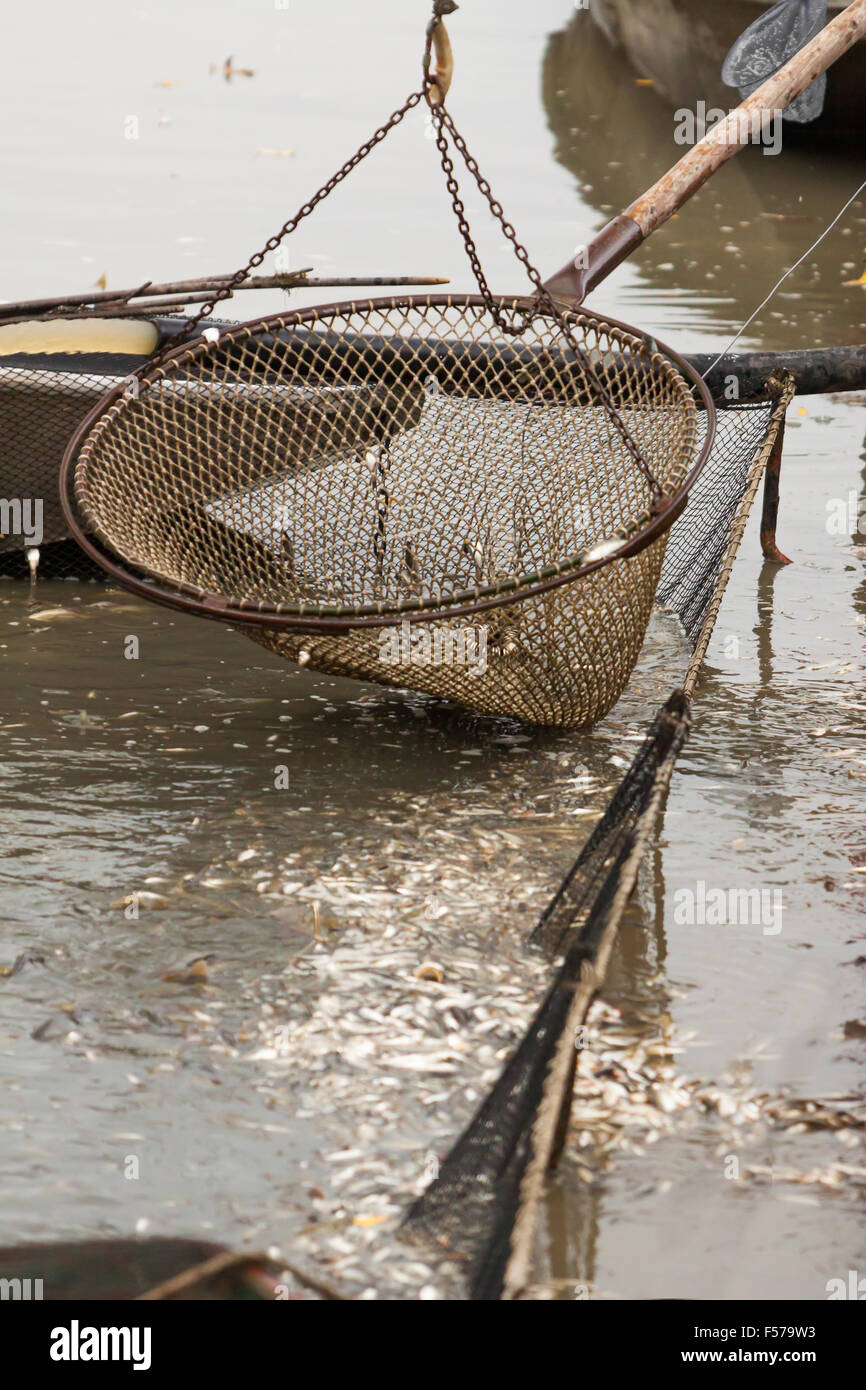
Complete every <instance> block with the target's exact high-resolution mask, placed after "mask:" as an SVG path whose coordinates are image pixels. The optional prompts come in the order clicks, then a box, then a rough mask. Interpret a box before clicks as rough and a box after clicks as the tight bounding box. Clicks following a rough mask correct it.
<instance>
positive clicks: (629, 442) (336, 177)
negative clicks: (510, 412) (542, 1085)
mask: <svg viewBox="0 0 866 1390" xmlns="http://www.w3.org/2000/svg"><path fill="white" fill-rule="evenodd" d="M455 8H456V6H455V5H454V4H452V3H451V0H434V5H433V17H432V19H431V20H430V23H429V25H428V26H427V33H426V42H425V48H424V57H423V65H422V66H423V82H424V85H423V87H422V89H421V90H420V91H417V92H412V93H411V95H410V96H409V97H407V98H406V100H405V101H404V102H403V105H402V106H398V107H397V109H396V111H393V112H392V113H391V115H390V116H389V117H388V119H387V121H385V122H384V124H383V125H381V126H379V127H378V129H377V130H375V131H374V133H373V134H372V135H371V136H370V138H369V139H368V140H365V141H364V143H363V145H361V146H360V147H359V148H358V149H357V150H356V151H355V153H354V154H353V155H351V156H350V158H349V159H347V160H346V162H345V164H343V165H341V167H340V168H339V169H338V170H337V172H336V173H335V174H333V175H332V176H331V178H329V179H328V181H327V183H325V184H323V185H322V187H321V188H320V189H319V190H318V192H317V193H315V194H314V195H313V197H312V198H311V199H310V200H309V202H307V203H304V204H303V206H302V207H301V208H300V209H299V210H298V212H296V213H295V215H294V217H291V218H289V220H288V221H287V222H285V223H284V224H283V226H282V227H281V228H280V230H279V231H278V232H276V233H275V234H274V235H273V236H271V237H268V240H267V241H266V242H265V244H264V246H263V247H262V248H261V250H260V251H256V252H255V253H254V254H253V255H252V256H250V258H249V260H248V261H247V263H246V265H245V266H244V267H243V268H242V269H241V270H238V271H236V272H235V274H234V275H233V276H232V277H231V279H230V280H227V281H226V282H225V284H224V285H221V286H220V288H219V290H218V291H217V293H216V294H215V295H214V296H213V298H212V299H209V300H208V301H207V303H206V304H202V305H201V306H200V308H199V309H198V311H197V312H196V313H195V314H194V315H193V316H192V317H191V318H190V319H188V320H187V322H185V323H184V325H183V327H182V328H181V329H180V330H179V331H178V332H177V333H175V334H174V335H173V336H172V337H171V338H169V339H168V341H167V342H166V343H165V345H164V346H163V347H162V348H161V350H160V351H159V352H158V353H157V354H156V356H155V357H154V358H153V359H152V360H151V362H150V364H149V365H150V366H151V367H153V366H154V365H158V364H160V363H161V362H162V361H163V359H164V358H165V357H166V356H167V354H168V353H169V352H170V351H171V350H172V349H173V348H174V347H176V346H177V345H179V344H180V343H182V342H184V341H185V340H186V339H187V338H189V337H191V335H192V334H193V333H194V332H195V330H196V328H198V326H199V325H200V324H201V323H202V322H203V320H204V319H206V318H208V317H209V316H210V315H211V314H212V313H213V311H214V309H215V308H216V307H217V305H218V304H222V303H223V302H224V301H225V300H226V299H230V298H231V296H232V295H233V294H234V292H235V290H236V289H237V288H238V286H239V285H241V284H243V282H244V281H245V280H246V279H247V278H248V277H249V275H250V273H251V271H253V270H255V269H256V268H257V267H258V266H260V265H261V263H262V261H263V260H264V258H265V256H266V255H267V254H268V252H270V251H275V250H276V249H277V247H278V246H279V245H280V243H281V242H282V241H284V240H285V238H286V237H287V236H291V234H292V232H294V231H295V229H296V227H297V226H298V225H299V224H300V223H301V222H302V221H303V220H304V218H305V217H309V215H310V213H311V212H314V211H315V209H316V208H317V207H318V206H319V203H321V202H322V201H323V200H324V199H325V198H327V197H328V196H329V195H330V194H331V193H333V191H334V189H335V188H337V187H338V185H339V184H341V183H342V182H343V180H344V179H345V178H347V177H348V175H349V174H350V173H351V172H352V170H353V169H355V168H356V167H357V166H358V165H359V164H360V163H361V162H362V160H364V159H366V158H367V155H368V154H370V153H371V151H372V150H374V149H375V148H376V146H377V145H378V144H379V143H380V142H381V141H382V140H384V139H385V137H386V136H387V135H389V134H390V132H391V131H392V130H393V129H394V128H395V126H398V125H399V124H400V122H401V121H402V120H403V119H404V117H406V116H407V115H408V114H409V112H410V111H411V110H413V109H414V107H416V106H418V105H419V103H420V102H421V101H424V100H425V99H426V101H427V102H428V104H429V106H430V112H431V116H432V120H433V124H434V127H435V130H436V147H437V149H438V151H439V157H440V160H441V164H442V170H443V173H444V174H445V183H446V187H447V189H448V192H449V193H450V195H451V205H452V207H453V209H454V215H455V217H456V218H457V225H458V228H459V229H460V234H461V236H462V238H463V245H464V247H465V250H466V255H467V257H468V258H469V263H470V265H471V267H472V273H473V275H474V276H475V281H476V284H477V285H478V289H479V292H480V294H481V297H482V299H483V300H484V303H485V306H486V308H487V310H488V312H489V314H490V315H491V317H492V319H493V321H494V323H495V324H496V326H497V328H498V329H499V331H500V332H501V333H504V334H506V335H507V336H510V337H519V336H520V335H522V334H523V333H525V332H526V330H527V328H528V327H529V325H530V324H531V323H532V322H533V320H534V319H535V318H537V317H538V315H539V314H540V313H545V314H548V315H550V316H552V317H553V318H554V319H555V321H556V323H557V324H558V325H559V328H560V330H561V331H562V333H563V335H564V337H565V338H566V340H567V342H568V344H569V346H570V347H571V349H572V352H573V353H574V355H575V359H576V360H577V361H578V362H579V364H580V366H581V369H582V370H583V372H584V373H585V375H586V377H587V379H588V381H589V383H590V385H591V386H592V389H593V390H594V391H595V393H596V395H597V397H598V400H599V402H600V404H601V405H602V406H603V407H604V409H605V410H606V411H607V413H608V415H609V416H610V419H611V421H612V423H613V425H614V428H615V429H616V430H617V432H618V433H619V435H620V437H621V438H622V440H623V443H624V444H625V446H626V448H627V449H628V451H629V453H630V454H631V456H632V458H633V459H634V461H635V463H636V464H637V465H638V467H639V468H640V470H641V472H642V473H643V474H644V476H645V477H646V478H647V480H648V482H649V483H650V485H651V487H652V488H653V490H654V491H655V493H656V497H657V502H661V501H662V500H663V498H664V490H663V488H662V485H661V483H660V482H659V480H658V479H657V478H656V476H655V474H654V473H653V471H652V468H651V467H650V465H649V463H648V462H647V460H646V458H645V457H644V455H643V452H642V450H641V449H640V448H639V447H638V445H637V444H636V443H635V441H634V439H633V438H632V436H631V434H630V432H629V430H628V429H627V427H626V425H625V423H624V422H623V420H622V419H621V417H620V415H619V412H618V410H617V408H616V406H615V405H614V403H613V401H612V400H611V397H610V395H609V393H608V391H607V390H606V388H605V386H604V383H603V382H602V381H601V380H600V378H599V376H598V374H597V372H596V371H595V368H594V367H593V365H592V363H591V362H590V360H589V358H588V357H587V356H586V353H585V352H584V351H583V350H582V348H581V347H580V345H579V343H578V342H577V340H576V338H575V336H574V334H573V332H572V331H571V327H570V325H569V323H568V322H567V320H566V318H565V315H564V314H563V312H562V310H561V309H560V307H559V305H558V304H557V303H556V302H555V300H554V299H553V297H552V296H551V294H550V292H549V291H548V290H547V289H546V288H545V286H544V283H543V281H542V279H541V275H540V274H539V272H538V270H537V269H536V267H535V266H534V265H533V263H532V261H531V260H530V258H529V252H528V251H527V250H526V247H525V246H524V245H523V244H522V243H521V242H520V241H518V239H517V232H516V231H515V229H514V227H513V226H512V225H511V223H510V222H509V221H508V219H507V218H506V216H505V212H504V210H503V207H502V204H501V203H500V202H499V201H498V200H497V199H496V198H495V197H494V196H493V190H492V188H491V187H490V184H489V183H488V181H487V179H486V178H485V177H484V175H483V174H482V173H481V170H480V168H479V166H478V164H477V162H476V160H475V158H474V156H473V155H472V154H470V152H469V149H468V146H467V145H466V142H465V140H464V139H463V136H462V135H461V134H460V132H459V130H458V129H457V127H456V126H455V124H454V121H453V120H452V118H451V115H450V113H449V112H448V111H447V110H446V109H445V103H444V101H443V100H441V99H440V100H438V101H437V102H434V101H433V100H432V89H433V88H435V87H436V79H435V77H433V76H431V74H430V60H431V49H432V42H433V33H434V30H435V28H436V25H437V24H438V23H439V21H440V19H441V17H442V15H443V14H447V13H450V12H451V11H452V10H453V9H455ZM446 131H447V134H446ZM449 136H450V138H451V141H452V143H453V145H454V147H455V149H457V150H458V151H459V153H460V156H461V158H462V160H463V162H464V164H465V165H466V168H467V169H468V170H469V173H470V174H471V175H472V177H473V179H474V180H475V183H476V185H477V187H478V190H479V192H480V193H481V195H482V197H484V198H485V199H486V201H487V204H488V206H489V208H490V211H491V213H492V214H493V216H494V218H495V219H496V221H497V222H498V223H499V226H500V227H501V229H502V231H503V233H504V235H505V236H506V238H507V239H508V241H509V242H510V243H511V245H512V247H513V249H514V254H515V255H516V257H517V259H518V260H519V261H520V263H521V264H522V266H523V268H524V269H525V271H526V274H527V275H528V277H529V279H530V281H531V282H532V284H533V285H534V286H535V296H534V299H533V302H532V303H531V304H530V307H529V308H528V309H527V311H526V312H525V313H523V314H521V313H518V312H517V310H516V309H515V310H514V312H513V315H512V317H511V318H509V317H508V316H507V315H506V313H505V312H504V310H503V308H502V304H501V301H498V300H497V299H495V298H494V296H493V293H492V291H491V289H490V285H489V284H488V281H487V277H486V275H485V274H484V269H483V267H482V265H481V258H480V256H479V254H478V248H477V246H476V245H475V242H474V240H473V237H472V229H471V227H470V226H469V220H468V218H467V215H466V207H465V204H464V203H463V200H462V198H461V196H460V185H459V184H458V182H457V178H456V175H455V173H454V161H453V160H452V158H451V155H450V153H449V147H448V137H449ZM386 495H387V494H386Z"/></svg>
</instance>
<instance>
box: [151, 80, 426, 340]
mask: <svg viewBox="0 0 866 1390" xmlns="http://www.w3.org/2000/svg"><path fill="white" fill-rule="evenodd" d="M423 100H424V92H423V91H419V92H413V93H412V94H411V96H409V97H407V98H406V100H405V101H404V102H403V105H402V106H398V107H397V110H396V111H393V112H392V113H391V115H390V116H389V117H388V119H387V121H385V123H384V124H383V125H380V126H379V128H378V129H377V130H376V131H374V133H373V134H372V135H371V136H370V138H369V140H365V141H364V143H363V145H361V146H360V147H359V148H358V149H357V150H356V151H355V153H354V154H353V155H352V156H351V157H350V158H349V159H347V160H346V162H345V164H343V165H341V167H340V168H339V169H338V170H337V172H336V173H335V174H332V176H331V178H329V179H328V182H327V183H325V184H323V185H322V187H321V188H320V189H319V190H318V192H317V193H314V194H313V196H312V198H311V199H310V200H309V202H307V203H304V205H303V207H301V208H299V210H298V211H297V212H296V213H295V215H294V217H291V218H289V220H288V222H284V223H283V226H282V227H281V228H280V230H279V231H278V232H276V233H275V234H274V235H273V236H271V237H268V239H267V241H266V242H265V244H264V246H263V247H262V248H261V250H260V251H256V252H255V253H254V254H253V255H252V256H250V258H249V260H248V261H247V263H246V265H245V266H244V267H243V269H242V270H237V271H235V273H234V275H233V276H232V277H231V279H230V280H227V281H226V283H225V284H224V285H222V286H221V287H220V289H219V290H218V291H217V293H216V294H215V295H214V297H213V298H212V299H210V300H209V301H208V302H207V303H206V304H202V305H201V307H200V308H199V309H198V311H197V312H196V313H195V314H194V315H193V316H192V317H191V318H190V319H189V320H188V321H187V322H186V323H185V324H184V325H183V328H182V329H181V330H180V331H179V332H178V333H175V334H174V335H173V336H172V337H171V338H170V339H169V340H168V342H167V343H166V344H165V346H164V347H163V348H162V350H161V351H160V352H159V353H157V356H156V358H154V359H153V361H154V362H159V361H161V360H162V358H163V357H164V356H165V354H166V353H167V352H168V351H169V350H170V349H171V348H173V347H176V346H177V345H178V344H179V343H180V342H183V341H184V340H185V339H187V338H189V337H190V336H191V335H192V333H193V332H194V331H195V329H196V328H198V326H199V324H200V323H201V322H202V320H203V319H206V318H208V317H209V316H210V315H211V314H212V313H213V311H214V309H215V308H216V306H217V305H218V304H222V303H223V301H224V300H226V299H230V298H231V296H232V295H233V294H234V292H235V290H236V289H237V287H238V285H241V284H243V282H244V280H246V279H247V278H248V276H249V274H250V272H251V271H253V270H255V269H256V268H257V267H258V266H260V265H261V263H262V261H263V260H264V259H265V256H266V255H267V254H268V252H269V251H276V249H277V247H278V246H279V245H280V243H281V242H282V241H284V240H285V238H286V237H287V236H291V234H292V232H293V231H294V230H295V228H296V227H297V226H298V225H299V223H301V222H303V220H304V218H305V217H309V215H310V213H311V212H314V211H315V209H316V208H317V207H318V206H319V203H321V202H322V201H323V199H325V198H327V197H328V195H329V194H331V193H333V191H334V189H335V188H336V187H337V186H338V185H339V184H341V183H342V182H343V180H344V179H345V178H347V177H348V175H349V174H351V172H352V170H353V169H355V168H356V167H357V166H358V165H359V164H360V163H361V161H362V160H364V159H366V158H367V155H368V154H370V153H371V151H372V150H374V149H375V148H376V146H377V145H378V144H380V142H381V141H382V140H384V139H385V137H386V136H387V135H390V133H391V131H392V130H393V129H394V127H395V126H398V125H399V124H400V122H401V121H402V120H403V119H404V117H405V116H407V115H408V114H409V112H410V111H412V110H413V109H414V107H416V106H417V105H418V104H419V102H421V101H423ZM151 365H152V364H151Z"/></svg>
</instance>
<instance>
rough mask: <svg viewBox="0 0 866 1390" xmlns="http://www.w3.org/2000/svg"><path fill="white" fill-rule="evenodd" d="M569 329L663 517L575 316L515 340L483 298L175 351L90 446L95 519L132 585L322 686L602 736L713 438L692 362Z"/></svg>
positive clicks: (351, 309) (119, 398) (358, 309)
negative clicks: (249, 640) (370, 685)
mask: <svg viewBox="0 0 866 1390" xmlns="http://www.w3.org/2000/svg"><path fill="white" fill-rule="evenodd" d="M508 307H509V308H516V307H518V305H517V303H516V302H514V303H512V302H511V301H509V302H508ZM568 326H569V331H570V336H573V335H575V334H577V335H579V338H580V342H581V347H582V350H583V352H584V353H585V354H586V355H587V358H588V360H589V361H590V363H591V364H592V373H591V375H593V376H594V377H597V378H598V379H599V380H600V381H601V382H602V383H603V386H604V390H605V392H606V393H607V395H608V397H609V398H610V400H611V401H612V403H613V405H614V407H615V409H616V410H617V412H618V414H619V417H620V420H621V421H622V422H623V423H624V424H625V425H626V427H627V430H628V433H629V435H630V437H631V439H632V440H633V441H634V442H635V443H636V444H637V445H638V447H639V448H640V450H641V453H642V455H643V457H644V458H645V459H646V460H647V462H648V464H649V466H650V469H651V472H652V476H653V479H654V480H655V479H657V480H658V482H659V483H660V484H661V486H662V488H663V489H664V493H665V496H666V499H667V503H666V506H665V508H664V509H662V510H661V511H660V510H659V509H658V507H657V505H656V499H657V496H658V488H657V486H656V483H655V482H654V481H651V480H650V477H648V476H647V475H646V474H645V473H644V472H643V471H642V470H641V469H639V468H638V467H637V466H636V465H635V462H634V459H633V456H632V453H631V451H630V450H629V448H627V447H626V444H625V442H624V439H623V436H622V434H621V433H620V431H619V430H618V429H617V428H616V427H615V426H614V424H613V421H612V418H611V413H610V410H609V409H608V408H606V407H605V406H602V405H600V404H599V403H598V400H597V394H596V383H595V381H594V380H589V379H588V378H587V373H586V371H585V369H584V368H583V366H582V365H581V363H580V362H579V361H575V359H574V355H573V353H572V351H571V348H570V344H569V342H568V341H566V340H564V339H563V335H562V331H561V328H560V325H559V323H558V321H557V320H556V319H555V318H551V317H550V316H549V315H547V314H545V313H543V312H539V313H537V314H536V316H535V317H534V318H533V320H532V322H531V325H530V326H529V327H528V328H526V329H525V330H524V332H523V334H522V336H521V338H520V340H519V343H515V342H513V341H511V342H504V341H503V340H502V338H501V335H500V334H499V332H498V330H497V327H496V324H495V323H494V322H493V320H492V318H491V315H490V312H489V310H488V308H487V306H486V305H485V303H484V301H483V300H481V299H479V298H478V297H477V296H466V297H463V298H459V297H455V296H438V297H435V298H434V297H428V298H414V299H408V300H406V299H403V300H400V299H393V300H378V301H369V302H367V303H354V304H351V305H343V306H335V307H331V308H324V309H315V310H307V311H304V312H301V313H297V314H291V315H277V316H274V317H271V318H268V319H265V320H263V321H262V322H260V323H255V324H245V325H242V326H240V327H239V328H237V329H232V330H230V331H228V332H226V333H224V334H223V335H222V337H221V338H220V339H219V341H218V342H215V343H210V342H207V341H198V342H196V343H194V344H191V345H189V346H187V347H183V348H181V349H178V350H176V351H175V353H174V354H173V355H172V356H171V358H169V359H168V360H166V361H163V362H162V363H159V364H157V365H155V366H154V367H153V368H151V369H149V370H147V371H146V372H145V373H144V374H143V375H141V376H140V377H139V378H138V379H137V381H136V382H135V383H133V384H132V386H133V388H134V389H131V388H130V387H129V386H128V387H127V388H126V389H125V390H124V391H122V392H121V393H120V394H118V395H116V396H115V398H114V399H109V401H108V402H107V403H106V404H105V405H104V406H103V408H102V411H101V413H100V414H99V416H98V418H97V419H96V420H95V421H92V422H91V423H90V425H89V427H87V428H86V433H85V435H84V438H83V440H82V441H81V443H80V447H78V448H77V449H76V450H75V461H74V470H73V475H72V482H73V486H74V493H75V500H76V505H77V508H78V511H79V515H80V518H81V522H82V523H83V526H84V529H85V531H87V532H89V533H91V535H92V538H95V539H96V540H97V541H98V542H101V543H102V545H103V546H104V547H105V548H106V550H107V551H108V552H109V553H110V554H109V555H105V554H104V555H103V560H104V562H105V561H107V562H108V564H107V567H109V568H111V567H112V560H111V558H110V557H115V560H119V561H120V562H121V566H124V567H127V571H128V572H124V570H123V568H121V567H115V569H114V572H115V573H116V574H117V576H118V577H119V578H120V579H121V581H122V582H127V583H130V581H132V583H133V584H134V582H135V573H136V572H138V574H139V576H140V578H141V579H142V580H143V579H144V576H147V577H148V578H147V580H146V581H144V582H143V583H142V587H141V592H145V593H147V595H148V596H149V597H151V598H159V597H162V598H163V599H164V600H165V601H169V602H173V603H175V604H176V605H177V606H180V607H187V608H190V609H192V610H198V611H202V612H205V613H207V614H208V615H209V616H221V617H223V618H225V619H227V620H232V621H236V622H238V623H239V624H241V625H242V627H243V630H244V631H245V632H246V633H248V635H249V636H251V637H253V638H254V639H255V640H256V641H258V642H260V643H262V644H263V645H264V646H267V647H269V648H271V649H272V650H274V651H277V652H279V653H280V654H281V655H283V656H286V657H289V658H292V659H295V660H298V659H301V660H302V661H303V660H305V661H307V662H308V663H309V664H310V665H311V666H312V667H315V668H316V669H319V670H324V671H329V672H332V673H334V674H337V675H345V676H352V677H354V678H356V679H362V680H371V681H377V682H379V683H383V684H388V685H397V686H410V687H412V688H415V689H418V690H422V691H427V692H429V693H431V694H436V695H442V696H444V697H446V698H449V699H452V700H456V701H458V702H460V703H462V704H466V705H470V706H471V707H473V708H474V709H477V710H480V711H484V712H487V713H495V714H511V715H514V716H516V717H518V718H521V719H524V720H527V721H530V722H534V723H541V724H567V725H572V724H585V723H590V722H593V721H594V720H595V719H597V718H599V717H600V716H601V715H602V714H604V713H605V712H606V711H607V710H608V709H609V708H610V707H611V705H612V704H613V703H614V702H615V700H616V699H617V698H618V696H619V694H620V693H621V691H622V689H623V687H624V685H625V683H626V681H627V680H628V676H629V674H630V672H631V669H632V667H633V665H634V662H635V660H636V658H637V654H638V651H639V649H640V646H641V643H642V641H643V636H644V632H645V628H646V625H647V622H648V620H649V614H650V609H651V606H652V602H653V597H654V594H655V590H656V586H657V583H658V578H659V574H660V571H661V565H662V561H663V558H664V552H665V544H666V537H667V528H668V526H669V524H670V521H671V520H672V519H673V516H674V515H675V514H676V513H677V511H678V510H679V505H680V503H681V501H682V498H683V495H684V492H685V489H686V487H687V486H688V485H689V484H690V482H691V480H692V478H693V476H694V473H695V471H696V466H697V463H698V461H699V460H700V457H701V455H702V453H703V447H702V446H705V444H706V429H705V428H704V426H705V421H703V422H702V421H701V420H700V418H699V417H700V415H701V414H702V412H699V411H698V409H697V407H696V405H695V401H694V398H693V395H692V390H691V385H690V382H689V380H688V378H687V376H686V375H685V374H684V368H683V367H682V365H680V364H677V363H675V362H673V361H672V360H670V359H669V358H668V357H667V356H666V355H664V354H663V353H662V352H661V351H658V350H656V351H653V350H652V349H651V348H650V347H649V346H648V344H647V343H646V341H645V340H644V339H642V338H638V337H636V336H635V335H633V334H631V333H630V332H628V331H627V330H625V329H623V328H621V327H620V326H619V325H615V324H612V323H610V322H608V321H606V320H604V319H601V318H598V317H597V316H595V315H592V314H589V313H586V312H581V313H575V314H572V315H569V324H568ZM92 544H93V540H92V539H91V545H92Z"/></svg>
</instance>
